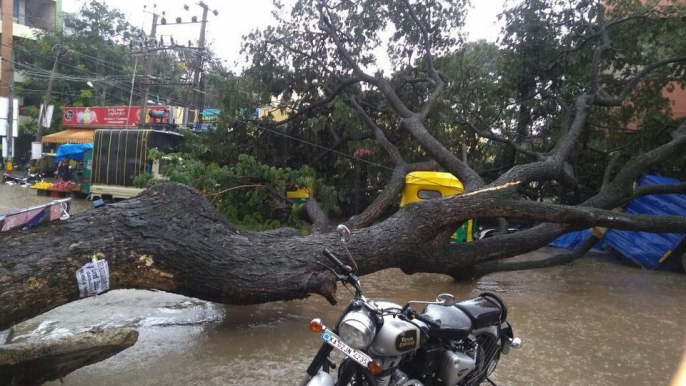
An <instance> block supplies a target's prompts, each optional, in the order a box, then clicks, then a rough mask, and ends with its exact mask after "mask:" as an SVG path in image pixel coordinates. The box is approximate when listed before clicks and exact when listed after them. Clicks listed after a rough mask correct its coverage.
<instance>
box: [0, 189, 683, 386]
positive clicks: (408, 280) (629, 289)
mask: <svg viewBox="0 0 686 386" xmlns="http://www.w3.org/2000/svg"><path fill="white" fill-rule="evenodd" d="M10 189H13V190H10ZM21 190H23V189H22V188H19V187H15V186H9V187H8V186H2V185H0V205H6V202H8V201H7V200H6V199H7V198H8V197H9V198H13V200H14V201H13V202H16V200H19V202H20V203H21V205H20V206H19V207H21V206H26V205H32V204H35V203H39V202H43V201H40V200H42V199H44V200H48V201H49V198H45V197H35V195H33V194H30V195H26V197H24V196H22V195H21V194H20V193H17V192H21ZM24 194H25V193H24ZM76 207H77V208H80V209H85V208H88V207H90V203H89V202H86V203H77V206H76ZM15 208H16V206H15ZM2 209H4V208H2V207H0V213H2V212H3V210H2ZM77 210H78V209H77ZM353 242H354V240H353ZM554 252H555V250H551V249H544V250H541V251H537V252H534V253H532V254H531V255H532V256H533V257H543V256H546V255H549V254H551V253H554ZM362 283H363V286H364V288H365V290H366V295H367V296H368V297H371V298H373V299H375V300H387V301H392V302H396V303H404V302H405V301H407V300H411V299H412V300H432V298H433V297H434V296H435V295H436V294H439V293H444V292H450V293H453V294H455V295H456V296H458V297H460V298H469V297H473V296H476V295H478V294H479V292H480V291H484V290H488V291H495V292H497V293H499V294H500V295H502V297H503V298H504V299H505V301H506V302H507V303H508V305H509V309H510V311H509V315H510V316H509V320H510V322H511V323H512V325H513V326H514V330H515V334H516V335H517V336H519V337H520V338H522V340H523V342H524V345H523V347H522V348H521V349H520V350H512V351H511V353H510V355H508V356H504V357H503V358H502V360H501V362H500V364H499V367H498V369H497V370H496V372H495V374H494V376H493V380H494V381H495V383H496V384H498V385H500V386H502V385H511V386H519V385H534V386H536V385H546V386H557V385H560V386H563V385H564V386H568V385H572V386H576V385H579V386H581V385H584V386H586V385H603V386H612V385H617V386H633V385H636V386H644V385H667V384H668V382H669V379H670V378H671V377H672V375H673V374H674V373H675V371H676V367H677V365H678V363H679V360H680V358H681V356H682V355H683V354H684V351H685V350H686V306H684V300H686V275H684V274H682V273H665V272H648V271H644V270H640V269H635V268H630V267H626V266H622V265H619V264H616V263H615V262H614V261H612V259H610V258H609V257H607V256H601V255H597V256H594V257H593V258H586V259H583V260H580V261H577V262H575V263H574V264H573V265H571V266H561V267H553V268H547V269H542V270H536V271H525V272H514V273H498V274H493V275H490V276H487V277H485V278H483V279H481V280H479V281H476V282H473V283H467V284H464V283H456V282H454V281H453V280H452V279H450V278H449V277H446V276H442V275H429V274H418V275H413V276H406V275H404V274H403V273H402V272H400V271H399V270H387V271H383V272H378V273H375V274H372V275H368V276H364V277H363V278H362ZM350 296H351V295H350V293H349V292H348V291H346V290H345V289H344V288H339V290H338V298H339V300H340V303H339V305H337V306H330V305H329V304H328V303H327V302H326V301H325V300H324V299H322V298H320V297H312V298H310V299H306V300H299V301H291V302H277V303H270V304H263V305H256V306H225V305H219V304H213V303H208V302H204V301H200V300H197V299H190V298H186V297H183V296H178V295H174V294H168V293H163V292H152V291H134V290H120V291H112V292H110V293H107V294H105V295H102V296H98V297H97V298H90V299H85V300H81V301H78V302H74V303H70V304H67V305H65V306H63V307H60V308H57V309H55V310H53V311H51V312H48V313H46V314H44V315H41V316H40V317H37V318H35V319H32V320H29V321H27V322H24V323H22V324H20V325H18V326H16V335H15V338H14V342H20V341H27V340H36V339H46V338H50V337H56V336H61V335H66V334H73V333H76V332H80V331H86V330H88V329H91V328H116V327H133V328H136V329H138V331H139V332H140V337H139V340H138V342H137V343H136V344H135V345H134V346H133V347H132V348H129V349H127V350H125V351H123V352H122V353H120V354H118V355H116V356H114V357H112V358H110V359H108V360H105V361H103V362H100V363H97V364H95V365H91V366H88V367H85V368H82V369H80V370H77V371H76V372H74V373H72V374H70V375H68V376H67V377H66V378H64V380H63V385H64V386H85V385H96V384H97V385H100V386H120V385H122V386H123V385H140V386H153V385H161V386H162V385H163V386H175V385H179V386H181V385H184V386H186V385H198V386H204V385H223V386H231V385H236V386H238V385H244V386H263V385H264V386H268V385H277V384H278V385H296V384H297V383H298V381H299V380H300V379H301V376H302V374H303V371H304V370H305V368H306V367H307V364H308V363H309V361H310V360H311V358H312V356H313V355H314V354H315V352H316V350H317V348H318V346H319V344H320V343H319V341H318V336H317V335H314V334H312V333H310V332H309V331H308V328H307V325H308V322H309V321H310V320H311V319H312V318H314V317H321V318H322V319H323V320H324V322H325V323H328V324H332V323H334V322H335V320H336V319H337V317H338V315H339V313H340V312H341V309H342V308H343V307H344V304H345V303H346V302H347V301H348V300H349V299H350ZM49 385H51V386H57V385H60V384H59V383H58V382H54V383H49Z"/></svg>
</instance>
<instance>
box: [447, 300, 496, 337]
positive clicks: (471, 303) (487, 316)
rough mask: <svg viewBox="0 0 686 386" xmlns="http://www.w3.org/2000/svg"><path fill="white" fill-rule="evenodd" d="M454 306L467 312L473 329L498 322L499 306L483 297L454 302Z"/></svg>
mask: <svg viewBox="0 0 686 386" xmlns="http://www.w3.org/2000/svg"><path fill="white" fill-rule="evenodd" d="M455 307H457V308H459V309H460V310H462V311H463V312H464V313H465V314H467V316H468V317H469V319H470V320H471V322H472V325H473V328H474V329H475V330H478V329H480V328H484V327H488V326H491V325H494V324H498V323H500V315H501V313H502V310H501V309H500V306H498V305H497V304H496V303H495V302H493V301H491V300H489V299H487V298H485V297H482V296H479V297H476V298H474V299H470V300H466V301H464V302H460V303H457V304H455Z"/></svg>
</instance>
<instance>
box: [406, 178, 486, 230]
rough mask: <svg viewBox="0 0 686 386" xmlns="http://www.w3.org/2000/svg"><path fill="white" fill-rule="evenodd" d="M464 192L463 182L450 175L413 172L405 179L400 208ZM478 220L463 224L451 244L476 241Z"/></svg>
mask: <svg viewBox="0 0 686 386" xmlns="http://www.w3.org/2000/svg"><path fill="white" fill-rule="evenodd" d="M463 191H464V186H463V185H462V182H460V180H458V179H457V178H456V177H455V176H453V175H452V174H450V173H442V172H412V173H409V174H408V175H407V176H406V177H405V188H404V189H403V194H402V197H401V199H400V206H401V207H402V206H405V205H407V204H409V203H410V202H416V201H421V200H430V199H433V198H441V197H446V196H452V195H453V194H460V193H462V192H463ZM475 221H476V220H469V221H467V222H465V223H464V224H462V226H460V228H458V229H457V230H456V231H455V233H453V235H452V236H451V237H450V242H451V243H464V242H470V241H472V240H473V239H474V231H475V229H476V227H475V225H476V224H475Z"/></svg>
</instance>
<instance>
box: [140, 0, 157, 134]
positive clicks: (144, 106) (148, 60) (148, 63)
mask: <svg viewBox="0 0 686 386" xmlns="http://www.w3.org/2000/svg"><path fill="white" fill-rule="evenodd" d="M158 17H159V15H158V14H157V4H155V5H153V11H152V29H151V31H150V38H149V39H148V43H150V42H151V41H154V40H155V35H156V34H157V18H158ZM148 43H146V44H145V76H144V78H143V79H144V80H143V101H142V102H141V117H140V122H139V124H140V125H145V122H146V121H147V120H148V114H147V110H148V94H149V93H150V73H151V72H152V57H151V55H150V50H149V48H150V47H149V44H148Z"/></svg>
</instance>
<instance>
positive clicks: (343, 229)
mask: <svg viewBox="0 0 686 386" xmlns="http://www.w3.org/2000/svg"><path fill="white" fill-rule="evenodd" d="M336 232H337V233H338V237H340V238H341V242H342V243H344V244H347V243H348V242H349V241H350V229H348V227H347V226H345V225H343V224H341V225H339V226H337V227H336Z"/></svg>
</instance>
